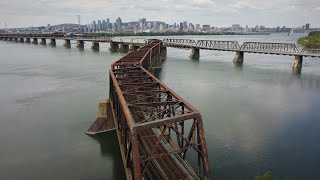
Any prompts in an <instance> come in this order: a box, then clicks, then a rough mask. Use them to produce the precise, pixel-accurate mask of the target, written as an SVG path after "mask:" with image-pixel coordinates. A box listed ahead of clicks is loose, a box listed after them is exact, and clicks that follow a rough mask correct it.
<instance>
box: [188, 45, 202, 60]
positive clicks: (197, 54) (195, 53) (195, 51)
mask: <svg viewBox="0 0 320 180" xmlns="http://www.w3.org/2000/svg"><path fill="white" fill-rule="evenodd" d="M189 57H190V58H191V59H199V58H200V49H198V48H192V49H191V54H190V56H189Z"/></svg>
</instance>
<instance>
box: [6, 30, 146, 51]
mask: <svg viewBox="0 0 320 180" xmlns="http://www.w3.org/2000/svg"><path fill="white" fill-rule="evenodd" d="M38 39H39V40H41V41H40V42H38ZM0 40H4V41H13V42H20V43H33V44H42V45H46V44H47V42H46V40H50V42H49V45H52V46H56V40H64V44H63V46H65V47H71V41H76V42H77V45H76V46H77V47H78V48H84V43H85V42H92V46H91V48H92V49H95V50H99V43H110V49H109V50H110V51H120V52H128V51H129V50H136V49H138V48H139V47H141V46H143V45H145V43H141V42H133V40H132V41H123V40H121V39H119V40H116V39H113V38H111V37H108V36H99V37H92V36H84V35H82V36H64V35H53V34H21V33H19V34H18V33H15V34H13V33H3V34H0ZM31 40H32V41H31Z"/></svg>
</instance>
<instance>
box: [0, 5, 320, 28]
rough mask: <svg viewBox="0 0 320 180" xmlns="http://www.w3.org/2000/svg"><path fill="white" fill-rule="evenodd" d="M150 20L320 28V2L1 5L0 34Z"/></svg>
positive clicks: (216, 24)
mask: <svg viewBox="0 0 320 180" xmlns="http://www.w3.org/2000/svg"><path fill="white" fill-rule="evenodd" d="M78 14H79V15H81V24H86V23H88V22H91V21H92V20H95V19H106V18H107V17H109V18H110V20H111V22H114V21H115V19H116V18H117V17H121V18H122V20H123V22H127V21H136V20H138V19H139V18H142V17H145V18H147V21H149V20H150V21H151V20H159V21H164V22H167V23H169V24H172V23H174V22H181V21H188V22H192V23H194V24H196V23H200V24H210V25H212V26H231V25H232V24H241V25H249V26H254V25H266V26H268V27H270V26H282V25H286V26H288V27H293V26H294V27H296V26H301V25H303V24H306V23H310V24H311V27H320V0H131V1H128V0H0V28H3V27H4V24H5V22H7V26H8V28H9V27H25V26H39V25H46V24H52V25H53V24H60V23H76V22H77V17H76V15H78Z"/></svg>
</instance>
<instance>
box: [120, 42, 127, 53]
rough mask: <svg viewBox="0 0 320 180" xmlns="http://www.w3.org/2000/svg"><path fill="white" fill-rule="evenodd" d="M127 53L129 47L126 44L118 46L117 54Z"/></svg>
mask: <svg viewBox="0 0 320 180" xmlns="http://www.w3.org/2000/svg"><path fill="white" fill-rule="evenodd" d="M128 51H129V45H128V44H120V48H119V52H123V53H125V52H128Z"/></svg>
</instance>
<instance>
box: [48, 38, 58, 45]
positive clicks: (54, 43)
mask: <svg viewBox="0 0 320 180" xmlns="http://www.w3.org/2000/svg"><path fill="white" fill-rule="evenodd" d="M49 45H50V46H56V45H57V43H56V39H50V42H49Z"/></svg>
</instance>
